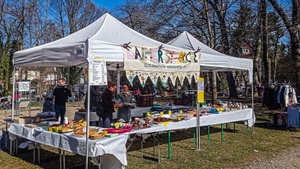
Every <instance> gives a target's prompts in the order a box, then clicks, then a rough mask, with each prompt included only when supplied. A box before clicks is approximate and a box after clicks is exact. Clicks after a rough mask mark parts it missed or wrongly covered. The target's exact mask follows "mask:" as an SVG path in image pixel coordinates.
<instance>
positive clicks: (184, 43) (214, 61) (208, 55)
mask: <svg viewBox="0 0 300 169" xmlns="http://www.w3.org/2000/svg"><path fill="white" fill-rule="evenodd" d="M168 44H169V45H173V46H176V47H180V48H185V49H189V50H197V49H200V51H201V52H200V53H201V57H200V67H201V72H206V71H208V72H216V71H221V72H225V71H237V70H244V71H248V72H249V81H250V83H251V88H252V90H251V92H252V96H251V97H252V99H251V102H252V110H254V96H253V90H254V87H253V60H252V59H244V58H237V57H232V56H229V55H226V54H223V53H221V52H218V51H216V50H214V49H212V48H210V47H208V46H206V45H205V44H203V43H202V42H200V41H199V40H197V39H196V38H195V37H194V36H192V35H191V34H190V33H188V32H187V31H184V32H182V33H181V34H180V35H178V36H177V37H176V38H175V39H173V40H171V41H170V42H168ZM214 78H215V77H214ZM253 119H255V118H254V113H253Z"/></svg>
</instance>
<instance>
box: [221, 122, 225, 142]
mask: <svg viewBox="0 0 300 169" xmlns="http://www.w3.org/2000/svg"><path fill="white" fill-rule="evenodd" d="M221 141H222V142H223V141H224V124H221Z"/></svg>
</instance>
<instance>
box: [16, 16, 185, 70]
mask: <svg viewBox="0 0 300 169" xmlns="http://www.w3.org/2000/svg"><path fill="white" fill-rule="evenodd" d="M128 42H131V43H130V45H133V46H147V47H158V46H160V45H161V44H162V43H161V42H158V41H156V40H153V39H151V38H149V37H147V36H145V35H142V34H141V33H139V32H137V31H135V30H133V29H131V28H129V27H128V26H126V25H124V24H123V23H122V22H120V21H119V20H117V19H116V18H114V17H113V16H111V15H110V14H108V13H106V14H104V15H103V16H101V17H100V18H99V19H97V20H96V21H95V22H93V23H91V24H90V25H88V26H87V27H85V28H83V29H81V30H79V31H77V32H75V33H73V34H71V35H69V36H66V37H64V38H61V39H59V40H56V41H53V42H50V43H47V44H44V45H40V46H36V47H33V48H29V49H25V50H22V51H18V52H15V53H14V58H13V63H14V65H15V66H56V67H60V66H62V67H65V66H66V67H67V66H79V65H84V64H85V63H86V57H87V56H89V57H90V56H100V57H104V58H105V59H106V61H107V62H123V51H122V45H123V44H125V43H128ZM78 47H79V48H82V49H84V54H83V56H80V55H76V54H75V53H76V52H75V48H78ZM163 47H164V48H166V49H169V50H174V51H182V50H187V49H180V48H178V47H173V46H170V45H167V44H164V45H163Z"/></svg>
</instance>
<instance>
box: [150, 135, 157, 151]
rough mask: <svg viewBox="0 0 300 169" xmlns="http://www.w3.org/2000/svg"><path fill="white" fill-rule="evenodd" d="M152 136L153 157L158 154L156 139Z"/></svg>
mask: <svg viewBox="0 0 300 169" xmlns="http://www.w3.org/2000/svg"><path fill="white" fill-rule="evenodd" d="M151 136H152V138H153V155H157V154H156V138H155V136H153V135H152V134H151Z"/></svg>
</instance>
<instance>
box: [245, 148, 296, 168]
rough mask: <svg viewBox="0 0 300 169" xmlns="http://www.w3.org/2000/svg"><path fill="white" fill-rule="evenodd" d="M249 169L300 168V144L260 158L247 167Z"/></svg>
mask: <svg viewBox="0 0 300 169" xmlns="http://www.w3.org/2000/svg"><path fill="white" fill-rule="evenodd" d="M247 168H249V169H273V168H274V169H275V168H280V169H281V168H282V169H299V168H300V146H299V147H293V148H290V149H287V150H283V152H281V153H279V154H277V155H274V156H270V157H266V158H265V159H260V160H258V161H257V162H254V163H253V164H252V165H250V166H249V167H247Z"/></svg>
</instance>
